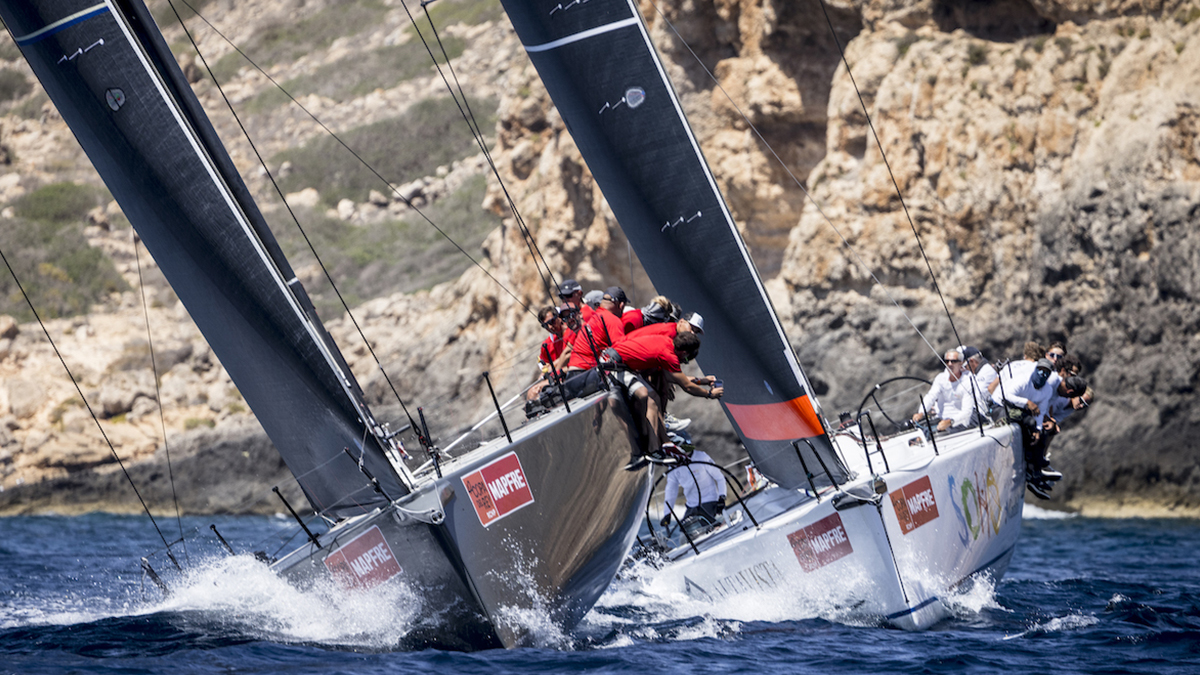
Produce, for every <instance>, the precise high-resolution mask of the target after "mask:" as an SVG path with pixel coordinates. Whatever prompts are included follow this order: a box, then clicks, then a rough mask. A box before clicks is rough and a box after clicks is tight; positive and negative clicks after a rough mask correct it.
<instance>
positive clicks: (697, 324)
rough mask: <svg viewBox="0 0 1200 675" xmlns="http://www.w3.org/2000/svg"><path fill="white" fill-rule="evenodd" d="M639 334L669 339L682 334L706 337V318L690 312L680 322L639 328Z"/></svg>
mask: <svg viewBox="0 0 1200 675" xmlns="http://www.w3.org/2000/svg"><path fill="white" fill-rule="evenodd" d="M637 332H638V335H643V334H645V335H666V336H667V337H675V336H676V335H678V334H680V333H695V334H696V335H704V317H702V316H700V315H699V314H697V313H695V312H690V313H688V314H684V315H683V318H682V319H680V320H678V321H668V322H665V323H655V324H651V325H649V326H646V327H645V328H639V329H638V331H637ZM627 334H628V333H627Z"/></svg>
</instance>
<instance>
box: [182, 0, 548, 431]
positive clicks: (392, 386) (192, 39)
mask: <svg viewBox="0 0 1200 675" xmlns="http://www.w3.org/2000/svg"><path fill="white" fill-rule="evenodd" d="M179 2H181V3H182V4H184V5H185V6H187V7H188V9H190V10H192V12H194V13H195V14H196V16H198V17H200V19H201V20H202V21H204V23H205V24H207V25H208V26H209V27H210V28H211V29H212V30H213V32H215V33H216V34H217V35H219V36H220V37H221V38H222V39H224V40H225V41H226V42H228V43H229V44H230V45H231V46H232V47H233V48H234V49H235V50H237V52H238V53H239V54H241V55H242V57H243V58H245V59H246V60H247V61H248V62H249V63H250V64H251V65H252V66H254V68H255V69H257V70H258V71H259V72H261V73H262V74H263V75H264V76H266V78H267V79H268V80H270V81H271V83H272V84H274V85H275V86H276V87H277V88H278V89H279V90H280V91H282V92H283V93H284V94H285V95H287V97H288V98H290V99H291V100H292V102H294V103H295V104H296V105H297V106H299V107H300V109H301V110H303V111H304V112H305V113H307V114H308V116H309V117H311V118H312V119H313V120H314V121H315V122H316V123H317V124H318V125H319V126H320V127H321V128H322V129H324V130H325V131H326V132H327V133H328V134H329V135H330V136H331V137H332V138H333V139H334V140H336V141H337V142H338V143H339V144H340V145H341V146H342V147H343V148H345V149H346V150H347V151H348V152H349V153H350V154H351V155H353V156H354V157H355V158H356V159H358V161H359V162H360V163H362V165H363V166H365V167H366V168H367V169H368V170H369V171H370V172H371V173H373V174H374V175H375V176H376V177H377V178H379V179H380V180H382V181H383V182H384V183H385V184H386V185H387V186H388V187H389V188H390V189H391V190H392V192H394V193H395V194H396V195H397V196H398V197H400V199H402V200H403V201H404V203H405V204H407V205H408V206H409V207H410V208H412V209H413V210H414V211H416V213H417V214H418V215H420V216H421V217H422V218H424V219H425V221H426V222H427V223H429V224H430V225H431V226H432V227H433V228H434V229H435V230H437V231H438V232H439V233H440V234H441V235H442V236H443V237H445V239H446V240H447V241H449V242H450V243H451V244H453V245H454V247H455V248H457V249H458V250H459V251H460V252H461V253H462V254H463V255H465V256H466V257H467V259H468V260H470V261H471V262H472V263H474V264H475V265H476V266H477V267H479V268H480V269H481V270H483V273H484V274H486V275H487V276H488V277H489V278H491V279H492V280H493V281H495V282H496V283H497V284H498V285H499V286H500V288H502V289H504V291H505V292H507V293H508V294H509V295H510V296H512V298H513V300H515V301H516V302H517V304H519V305H521V306H522V307H524V308H525V310H526V311H527V312H532V311H533V310H532V309H530V307H529V306H528V305H526V304H525V303H523V302H521V300H520V299H519V298H518V297H517V296H516V295H515V294H514V293H513V292H512V291H510V290H509V289H508V288H507V287H506V286H505V285H504V284H502V283H500V281H499V280H498V279H496V277H494V276H493V275H492V274H491V273H490V272H488V271H487V269H485V268H484V267H483V266H482V265H481V264H480V263H479V262H478V261H476V260H475V259H474V258H472V257H471V255H470V254H468V253H467V252H466V251H465V250H464V249H463V248H462V246H459V245H458V242H456V241H454V240H453V239H451V238H450V235H448V234H446V232H445V231H443V230H442V229H441V228H440V227H438V226H437V224H436V223H434V222H433V221H432V220H430V219H429V217H428V216H426V215H425V214H424V213H423V212H421V211H420V210H419V209H417V208H416V207H415V206H413V204H412V202H411V201H410V200H409V199H407V198H405V197H404V196H403V195H401V194H400V191H399V190H398V189H397V188H396V187H394V186H393V185H392V184H391V183H390V182H389V181H388V180H387V179H386V178H384V177H383V175H382V174H380V173H379V172H378V171H377V170H375V168H374V167H372V166H371V165H370V164H368V163H367V161H366V160H365V159H363V158H362V157H361V156H360V155H359V154H358V153H357V152H355V151H354V150H353V149H352V148H350V146H349V145H347V144H346V142H345V141H343V140H342V139H341V138H340V137H339V136H338V135H337V134H335V133H334V132H333V131H332V130H331V129H330V128H329V127H328V126H326V125H325V123H324V122H322V121H321V120H320V119H318V118H317V117H316V116H315V115H313V114H312V113H311V112H309V111H308V109H307V108H305V107H304V106H303V105H301V104H300V102H299V101H297V100H296V98H295V97H294V96H292V95H291V93H289V92H288V91H287V90H286V89H284V88H283V86H282V85H280V84H279V83H278V82H276V81H275V79H274V78H272V77H271V76H270V75H268V74H267V72H266V71H265V70H263V69H262V68H260V67H259V66H258V64H257V63H255V62H254V61H253V60H252V59H250V57H249V56H247V55H246V53H245V52H243V51H242V50H241V49H240V48H239V47H238V46H237V45H236V44H234V43H233V42H232V41H231V40H229V38H227V37H226V36H225V35H224V34H223V33H221V32H220V31H219V30H217V28H216V26H213V24H212V23H211V22H210V21H209V20H208V19H207V18H206V17H204V16H203V15H202V14H200V12H199V11H198V10H197V9H196V8H195V7H192V5H191V4H189V3H188V2H187V0H179ZM168 3H169V4H170V5H171V11H172V12H174V14H175V18H176V19H177V20H178V21H179V25H180V26H181V27H182V28H183V31H184V33H185V34H186V35H187V37H188V40H189V41H190V42H191V43H192V48H193V49H195V50H196V54H197V55H198V56H199V57H200V60H201V62H202V63H203V64H204V68H205V70H206V71H207V72H208V75H209V77H211V78H212V79H213V83H214V84H215V85H216V87H217V91H218V92H220V94H221V98H222V100H224V101H225V105H226V106H227V107H228V108H229V112H230V113H231V114H232V115H233V117H234V120H236V121H237V124H238V127H239V128H240V129H241V130H242V134H243V135H244V136H245V138H246V142H247V143H249V145H250V148H251V149H252V150H253V152H254V156H255V157H256V158H257V159H258V161H259V164H260V166H262V168H263V171H264V172H265V173H266V175H267V177H268V178H269V179H270V181H271V185H272V186H273V187H274V188H275V192H276V193H277V194H278V195H279V198H280V201H282V202H283V205H284V208H285V209H287V212H288V215H289V216H291V218H292V221H293V222H294V223H295V225H296V229H298V230H299V231H300V234H301V236H303V237H304V241H305V243H306V244H307V245H308V248H309V250H310V251H311V252H312V254H313V256H314V257H315V258H316V260H317V264H318V265H320V267H321V271H322V272H323V273H324V274H325V278H326V279H327V280H328V281H329V285H330V287H332V288H333V291H334V293H335V294H336V295H337V297H338V301H339V302H341V304H342V307H343V308H344V309H345V310H346V315H347V316H349V317H350V321H351V323H353V324H354V328H355V330H357V331H358V335H359V337H360V338H362V341H363V343H364V344H366V347H367V350H368V351H369V352H370V353H371V358H372V359H374V361H375V365H377V366H378V367H379V372H380V373H382V374H383V378H384V380H385V381H386V382H387V384H388V387H389V388H390V389H391V391H392V395H393V396H395V397H396V400H397V401H398V402H399V403H400V407H401V408H402V409H403V410H404V414H405V416H406V417H407V418H408V422H409V424H410V425H412V427H413V428H414V429H416V428H417V425H416V421H415V420H414V419H413V416H412V414H411V413H410V412H409V410H408V405H407V404H406V403H405V402H404V399H403V398H402V397H401V396H400V392H399V391H398V390H397V389H396V385H395V383H394V382H392V378H391V376H389V375H388V373H387V370H386V369H384V367H383V363H382V362H381V361H380V359H379V356H378V354H376V353H375V348H374V346H373V345H372V344H371V341H370V340H368V339H367V336H366V334H365V333H364V331H363V329H362V326H361V325H359V323H358V319H356V318H355V317H354V313H353V312H352V311H350V305H349V303H347V302H346V299H345V297H344V296H343V295H342V293H341V291H340V290H338V287H337V284H336V283H335V282H334V280H333V276H332V275H331V274H330V272H329V269H328V268H327V267H326V266H325V263H324V261H323V260H322V259H321V256H320V254H319V253H317V249H316V247H315V246H314V245H313V243H312V240H311V239H309V237H308V233H307V232H306V231H305V230H304V227H303V226H302V225H301V224H300V219H299V218H298V217H297V216H296V214H295V212H294V211H293V210H292V207H291V205H290V204H288V203H287V199H286V198H285V196H284V194H283V189H282V188H281V187H280V186H279V183H278V182H277V181H276V180H275V176H274V175H273V174H272V173H271V171H270V169H269V168H268V167H267V163H266V159H265V158H264V157H263V156H262V154H261V153H260V152H259V151H258V146H257V145H255V143H254V141H253V139H251V137H250V132H249V130H248V129H246V126H245V125H244V124H243V123H242V119H241V117H240V116H238V114H237V111H236V110H235V109H234V107H233V102H232V101H230V100H229V97H228V95H226V93H225V89H224V88H223V87H222V86H221V83H220V81H219V80H218V79H217V76H216V74H215V73H213V71H212V68H211V67H210V66H209V64H208V59H207V58H205V57H204V53H203V52H201V51H200V45H199V44H198V43H197V42H196V39H195V37H194V36H193V35H192V32H191V31H190V30H189V29H188V27H187V24H185V23H184V21H183V17H182V16H180V14H179V10H178V9H177V8H176V7H175V3H174V0H168ZM364 422H365V420H364Z"/></svg>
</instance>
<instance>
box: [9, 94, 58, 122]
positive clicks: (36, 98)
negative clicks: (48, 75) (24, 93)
mask: <svg viewBox="0 0 1200 675" xmlns="http://www.w3.org/2000/svg"><path fill="white" fill-rule="evenodd" d="M49 100H50V97H49V96H46V92H44V91H39V92H38V93H37V94H35V95H33V96H31V97H29V98H27V99H25V100H24V101H22V102H21V103H19V104H18V105H16V106H14V107H13V109H12V114H14V115H16V116H17V117H19V118H21V119H26V120H32V119H37V118H38V117H40V116H41V114H42V106H44V105H46V102H47V101H49Z"/></svg>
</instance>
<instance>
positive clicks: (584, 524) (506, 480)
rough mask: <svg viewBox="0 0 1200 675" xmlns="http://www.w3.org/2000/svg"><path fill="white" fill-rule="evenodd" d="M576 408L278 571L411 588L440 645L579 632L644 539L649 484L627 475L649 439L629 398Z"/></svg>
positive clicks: (354, 524)
mask: <svg viewBox="0 0 1200 675" xmlns="http://www.w3.org/2000/svg"><path fill="white" fill-rule="evenodd" d="M571 409H572V412H570V413H566V412H565V411H562V410H559V411H556V412H554V413H552V414H551V415H548V416H546V417H544V418H542V419H539V420H536V421H534V422H532V423H530V424H528V425H526V426H525V427H522V428H519V429H516V430H514V432H513V442H512V443H508V442H506V441H504V439H501V442H496V443H493V444H489V445H487V446H484V447H483V448H480V449H478V450H474V451H472V452H471V453H470V454H469V455H467V456H466V457H465V458H462V459H456V460H453V461H452V462H450V463H448V464H444V465H443V466H442V476H441V477H440V478H434V479H432V480H429V481H428V482H427V483H425V484H424V485H422V486H421V487H420V488H419V489H418V490H416V491H414V493H413V494H412V495H409V496H407V497H405V498H404V499H402V500H399V501H397V502H396V503H394V504H392V505H391V506H389V507H387V508H385V509H382V510H379V511H376V512H374V513H372V514H369V515H367V516H364V517H361V518H358V519H354V520H353V521H347V522H346V523H345V524H339V526H337V527H335V528H333V529H332V530H330V532H329V533H327V534H325V535H323V536H322V537H321V539H320V542H321V544H322V548H320V549H317V548H316V546H314V545H312V544H309V545H306V546H304V547H302V548H301V549H299V550H297V551H294V552H293V553H292V554H290V555H288V556H287V557H285V558H283V559H281V560H280V561H279V562H278V563H276V564H275V567H276V569H277V570H278V571H279V572H280V573H281V574H283V575H284V576H285V577H288V578H289V579H294V580H295V581H297V582H298V583H301V584H312V583H313V582H314V581H315V580H318V579H320V580H331V581H333V582H335V586H336V587H340V588H344V589H345V592H348V593H355V592H361V591H363V590H368V589H369V588H371V587H373V586H375V585H378V583H392V582H393V581H392V580H395V583H408V584H409V585H410V587H411V588H413V589H414V590H417V591H418V593H419V594H420V596H421V597H422V598H423V600H424V602H425V603H426V605H427V606H428V607H430V608H433V609H435V610H436V611H437V612H439V613H440V614H441V616H444V621H442V622H441V623H442V624H444V625H442V626H441V627H440V630H435V631H431V632H429V634H428V635H426V636H425V637H424V639H425V641H426V642H427V643H429V644H437V645H439V646H450V647H462V648H486V647H492V646H500V645H502V646H505V647H514V646H520V645H524V644H528V643H529V642H530V641H531V640H532V639H533V637H534V636H533V632H534V631H535V630H539V629H540V628H541V627H543V626H545V625H546V622H547V621H549V622H550V623H552V624H553V625H554V626H557V627H558V629H560V630H564V629H569V628H571V627H573V626H574V625H575V624H576V623H578V622H579V620H580V619H581V618H582V617H583V615H584V614H586V613H587V611H588V610H589V609H591V607H592V606H593V605H594V604H595V602H596V600H598V599H599V597H600V595H601V594H602V593H603V592H604V590H605V589H606V588H607V587H608V584H609V583H610V582H611V581H612V579H613V577H614V576H615V575H616V572H617V570H618V569H619V567H620V565H621V562H622V561H623V559H624V557H625V555H626V553H627V552H628V551H629V549H630V547H631V546H632V544H633V540H634V538H635V537H636V534H637V529H638V526H639V525H640V521H641V516H642V511H641V509H642V506H643V505H644V504H645V500H646V498H647V495H648V493H649V489H650V483H649V479H648V475H647V473H646V472H645V471H639V472H632V473H631V472H626V471H624V470H623V469H624V465H625V463H626V462H628V461H629V456H630V452H631V449H632V448H634V447H636V443H637V439H636V436H635V432H634V431H633V429H634V428H635V427H634V426H633V424H632V419H631V418H630V415H629V411H628V408H627V407H626V405H625V403H624V402H623V401H622V400H621V398H620V397H619V396H617V395H615V394H600V395H598V396H595V397H592V398H590V399H587V400H581V401H575V402H573V404H572V408H571ZM373 528H374V531H373ZM381 543H383V544H386V547H387V548H386V549H381V548H379V545H380V544H381ZM372 551H374V553H372ZM380 555H382V557H383V558H385V559H384V560H379V557H380ZM364 556H366V557H364ZM392 559H394V562H395V564H394V565H392V564H391V562H390V560H392ZM377 564H378V565H384V566H386V568H387V569H386V570H385V572H387V573H388V574H387V576H386V578H382V579H381V577H382V576H383V575H384V572H378V571H377V570H376V567H375V566H374V565H377ZM373 575H374V576H373Z"/></svg>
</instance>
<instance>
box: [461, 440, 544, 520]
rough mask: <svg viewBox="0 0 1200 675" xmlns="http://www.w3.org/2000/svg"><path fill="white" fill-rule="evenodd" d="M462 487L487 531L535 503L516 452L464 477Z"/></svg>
mask: <svg viewBox="0 0 1200 675" xmlns="http://www.w3.org/2000/svg"><path fill="white" fill-rule="evenodd" d="M462 483H463V487H464V488H466V489H467V495H468V496H469V497H470V498H471V504H472V505H473V506H474V507H475V514H476V515H477V516H479V523H480V524H481V525H483V526H484V527H487V526H489V525H491V524H492V523H494V522H496V521H497V520H500V519H501V518H503V517H505V516H507V515H509V514H510V513H512V512H514V511H516V510H518V509H520V508H522V507H524V506H528V505H529V504H532V503H533V491H532V490H531V489H530V487H529V480H528V479H527V478H526V476H525V470H524V469H523V468H521V460H520V459H518V458H517V454H516V453H515V452H510V453H508V454H507V455H504V456H503V457H501V458H499V459H496V460H494V461H492V462H491V463H490V464H488V465H487V466H484V467H483V468H481V469H479V470H478V471H475V472H474V473H470V474H467V475H465V476H463V477H462Z"/></svg>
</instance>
